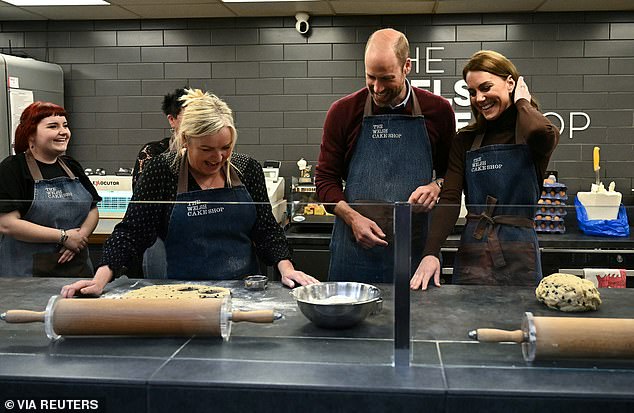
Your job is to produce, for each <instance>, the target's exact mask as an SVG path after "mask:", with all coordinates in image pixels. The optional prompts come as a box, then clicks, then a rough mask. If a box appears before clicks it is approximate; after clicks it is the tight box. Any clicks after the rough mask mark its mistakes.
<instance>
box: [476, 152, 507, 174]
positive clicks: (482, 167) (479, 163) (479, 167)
mask: <svg viewBox="0 0 634 413" xmlns="http://www.w3.org/2000/svg"><path fill="white" fill-rule="evenodd" d="M502 166H503V165H502V164H501V163H496V164H493V165H487V161H483V160H482V157H481V156H479V157H477V158H475V159H474V160H473V162H472V163H471V172H482V171H490V170H494V169H502Z"/></svg>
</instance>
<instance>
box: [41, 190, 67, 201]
mask: <svg viewBox="0 0 634 413" xmlns="http://www.w3.org/2000/svg"><path fill="white" fill-rule="evenodd" d="M45 189H46V197H47V198H49V199H60V198H71V197H72V196H73V194H72V193H71V192H62V190H61V189H59V188H45Z"/></svg>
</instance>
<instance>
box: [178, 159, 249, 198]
mask: <svg viewBox="0 0 634 413" xmlns="http://www.w3.org/2000/svg"><path fill="white" fill-rule="evenodd" d="M229 174H230V177H231V179H230V181H231V186H232V187H233V186H238V185H242V180H241V179H240V177H239V176H238V173H237V172H236V170H235V168H234V167H233V165H232V164H231V162H229ZM188 180H189V163H188V162H187V152H186V151H185V152H184V153H183V156H182V157H181V161H180V167H179V172H178V187H177V193H178V194H182V193H184V192H187V190H188V188H187V181H188Z"/></svg>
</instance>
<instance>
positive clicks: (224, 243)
mask: <svg viewBox="0 0 634 413" xmlns="http://www.w3.org/2000/svg"><path fill="white" fill-rule="evenodd" d="M230 171H231V172H230V173H231V182H232V185H233V186H232V187H227V188H216V189H205V190H198V191H189V192H187V180H188V175H189V173H188V162H187V157H186V156H183V158H182V159H181V164H180V173H179V178H178V192H177V195H176V203H175V205H174V209H173V210H172V214H171V216H170V221H169V228H168V232H167V237H166V239H165V251H166V253H167V278H171V279H181V280H183V279H187V280H231V279H237V278H241V277H243V276H245V275H250V274H257V273H258V272H259V265H258V260H257V257H256V256H255V250H254V248H253V243H252V241H251V231H252V230H253V226H254V225H255V221H256V218H257V213H256V209H255V205H254V204H253V198H251V195H250V194H249V192H248V191H247V189H246V188H245V186H244V185H243V184H242V182H241V181H240V179H239V177H238V175H237V174H236V172H235V171H234V169H233V167H231V168H230Z"/></svg>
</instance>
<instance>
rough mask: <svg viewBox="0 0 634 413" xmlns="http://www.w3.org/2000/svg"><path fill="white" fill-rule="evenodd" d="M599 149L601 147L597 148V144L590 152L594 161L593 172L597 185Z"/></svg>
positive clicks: (598, 180) (598, 181) (598, 182)
mask: <svg viewBox="0 0 634 413" xmlns="http://www.w3.org/2000/svg"><path fill="white" fill-rule="evenodd" d="M600 150H601V148H599V147H598V146H595V147H594V151H593V152H592V161H593V163H594V173H595V175H596V180H597V181H596V182H595V183H596V184H597V186H598V185H599V184H600V179H599V169H601V167H600V166H599V151H600Z"/></svg>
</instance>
